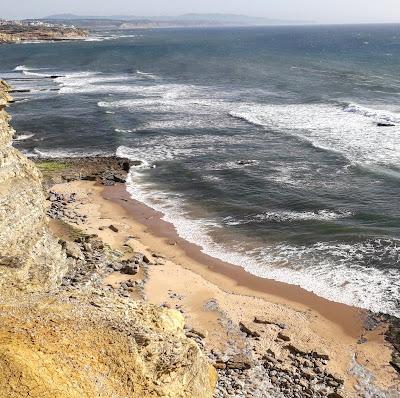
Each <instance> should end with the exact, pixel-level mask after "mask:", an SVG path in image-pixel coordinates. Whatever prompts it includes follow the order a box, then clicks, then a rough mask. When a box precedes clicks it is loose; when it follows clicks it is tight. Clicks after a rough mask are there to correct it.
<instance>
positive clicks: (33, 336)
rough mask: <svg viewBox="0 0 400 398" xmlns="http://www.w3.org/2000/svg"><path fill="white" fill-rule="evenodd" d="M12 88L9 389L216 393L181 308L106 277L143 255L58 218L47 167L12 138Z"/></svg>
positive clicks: (5, 278) (5, 390)
mask: <svg viewBox="0 0 400 398" xmlns="http://www.w3.org/2000/svg"><path fill="white" fill-rule="evenodd" d="M9 90H10V87H9V86H8V85H7V84H6V83H4V82H1V83H0V165H1V168H0V203H1V206H0V397H1V398H13V397H24V396H30V397H34V398H39V397H40V398H47V397H48V398H50V397H51V398H54V397H59V398H61V397H76V398H78V397H79V398H81V397H121V398H122V397H124V398H125V397H127V396H129V397H138V398H139V397H140V398H141V397H182V398H184V397H188V398H189V397H198V398H203V397H211V396H212V395H213V391H214V387H215V383H216V379H217V375H216V371H215V369H214V368H213V367H212V366H211V365H210V364H209V362H208V361H207V359H206V356H205V355H204V354H203V353H202V351H201V350H200V348H199V346H198V345H197V344H196V343H195V342H194V341H193V340H191V339H189V338H187V337H186V336H185V329H184V326H185V320H184V317H183V316H182V314H181V313H180V312H179V311H177V310H174V309H168V308H163V307H161V306H156V305H152V304H149V303H147V302H145V301H143V300H140V299H139V298H140V297H136V296H135V295H134V294H133V292H132V296H131V295H129V294H127V290H123V291H119V290H115V289H111V288H110V287H109V286H108V284H106V283H104V277H105V276H106V275H109V274H110V272H112V270H114V269H119V270H120V271H121V272H122V273H124V275H125V274H126V275H130V276H131V274H132V273H134V272H135V271H134V270H135V269H137V268H138V267H137V265H138V264H140V262H143V261H145V260H144V257H143V258H140V257H138V256H137V254H135V253H126V255H125V257H124V254H122V253H121V252H119V251H116V250H114V249H113V248H112V247H110V246H109V245H107V244H105V243H104V242H103V241H102V240H101V239H100V238H99V237H97V236H95V235H87V234H86V233H85V232H84V231H83V230H81V229H77V228H74V226H73V225H72V224H70V223H68V222H67V221H63V220H62V219H63V218H64V214H57V215H56V217H55V220H53V222H52V221H50V222H49V218H48V216H47V213H48V212H49V213H51V212H50V210H51V206H50V207H49V206H48V205H47V203H48V201H46V195H45V191H44V189H43V184H42V182H43V180H42V175H41V173H40V172H39V170H38V168H37V167H36V166H35V165H34V164H33V163H32V162H31V161H29V160H28V159H27V158H26V157H24V156H23V155H22V154H21V153H20V152H18V151H17V150H16V149H14V148H13V147H12V146H11V139H12V135H13V130H12V129H11V127H10V126H9V120H10V118H9V116H8V114H7V113H6V112H5V107H6V106H7V103H8V102H9V101H10V99H11V98H10V96H9V95H8V91H9ZM121 166H122V169H121V173H122V170H123V167H124V163H122V164H121ZM125 173H126V172H125ZM104 178H105V179H106V180H107V179H108V177H107V178H106V177H104ZM48 199H51V194H50V197H49V198H48ZM53 199H54V198H53ZM59 200H61V205H62V206H66V205H68V202H70V203H72V202H74V198H73V197H69V198H68V199H67V198H66V197H61V196H60V197H59V196H57V195H55V200H53V202H55V201H59ZM136 262H137V263H138V264H136ZM126 285H130V286H132V287H136V288H137V291H138V292H139V293H138V294H139V296H140V283H138V284H135V283H134V282H133V281H130V282H129V281H126ZM124 286H125V285H124Z"/></svg>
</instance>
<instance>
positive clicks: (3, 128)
mask: <svg viewBox="0 0 400 398" xmlns="http://www.w3.org/2000/svg"><path fill="white" fill-rule="evenodd" d="M8 91H9V86H8V85H7V84H6V83H4V82H3V81H2V82H1V83H0V107H1V110H0V293H1V291H2V290H3V289H6V290H7V292H10V290H11V289H10V287H11V286H14V287H16V288H18V290H28V291H35V290H43V289H51V288H54V287H55V286H57V284H58V283H59V282H60V280H61V277H62V276H63V274H64V273H65V272H66V270H67V260H66V257H65V254H64V253H63V252H62V250H61V247H60V246H59V245H58V242H57V240H56V239H55V238H54V237H53V236H52V234H51V233H50V232H49V229H48V226H47V217H46V210H45V197H44V193H43V189H42V184H41V176H40V172H39V171H38V170H37V168H36V167H35V165H34V164H33V163H32V162H31V161H29V160H28V159H27V158H26V157H25V156H23V155H22V154H21V153H20V152H19V151H17V150H16V149H15V148H13V147H12V145H11V143H12V135H13V132H14V131H13V129H12V128H11V127H10V125H9V119H10V118H9V116H8V114H7V113H6V112H5V110H4V108H5V106H6V105H7V102H8V101H9V100H10V99H11V98H10V96H9V94H8Z"/></svg>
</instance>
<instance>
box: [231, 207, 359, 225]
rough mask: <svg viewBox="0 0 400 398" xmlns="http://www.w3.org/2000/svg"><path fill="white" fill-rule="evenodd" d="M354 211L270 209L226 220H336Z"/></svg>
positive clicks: (233, 221)
mask: <svg viewBox="0 0 400 398" xmlns="http://www.w3.org/2000/svg"><path fill="white" fill-rule="evenodd" d="M351 216H352V212H350V211H347V210H328V209H322V210H316V211H299V212H297V211H285V210H282V211H270V212H265V213H260V214H256V215H254V216H250V217H247V218H245V219H239V220H237V219H235V218H233V217H227V218H226V219H224V222H225V223H226V224H227V225H242V224H250V223H257V222H265V221H267V222H296V221H334V220H339V219H342V218H347V217H351Z"/></svg>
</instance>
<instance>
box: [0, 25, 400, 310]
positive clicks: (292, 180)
mask: <svg viewBox="0 0 400 398" xmlns="http://www.w3.org/2000/svg"><path fill="white" fill-rule="evenodd" d="M0 59H1V63H0V73H1V75H2V77H3V78H5V79H7V80H9V82H10V83H11V84H13V85H14V86H15V87H16V88H27V89H30V90H32V91H31V92H29V93H20V94H16V95H15V97H16V99H17V102H16V103H15V104H14V105H13V106H12V108H11V113H12V114H13V116H14V122H13V124H14V127H15V128H16V129H17V131H18V133H19V135H20V136H19V137H17V140H16V141H15V145H16V146H17V147H18V148H20V149H21V150H23V151H24V152H25V153H27V154H28V155H29V156H55V157H56V156H63V155H80V154H94V153H115V152H117V153H118V154H120V155H124V156H129V157H131V158H132V159H139V160H142V161H143V165H142V166H140V167H137V168H134V169H133V170H132V171H131V175H130V181H129V184H128V185H129V190H130V192H131V193H132V195H133V196H134V197H135V198H137V199H139V200H142V201H144V202H145V203H147V204H148V205H150V206H152V207H154V208H156V209H158V210H162V211H163V212H164V214H165V218H166V219H167V220H169V221H171V222H173V223H174V224H175V226H176V228H177V230H178V233H179V234H180V235H181V236H182V237H185V238H186V239H188V240H191V241H194V242H196V243H200V244H202V246H203V248H204V251H206V252H207V253H210V254H212V255H214V256H216V257H219V258H222V259H224V260H227V261H231V262H233V263H235V264H238V265H241V266H242V267H244V268H245V269H247V270H248V271H249V272H252V273H254V274H256V275H260V276H263V277H267V278H274V279H277V280H281V281H286V282H289V283H293V284H298V285H300V286H302V287H304V288H306V289H308V290H312V291H314V292H316V293H317V294H319V295H321V296H324V297H327V298H330V299H332V300H336V301H340V302H344V303H349V304H354V305H358V306H361V307H365V308H370V309H373V310H376V311H383V312H388V313H392V314H395V315H400V311H399V298H400V278H399V276H400V269H399V259H400V245H399V237H400V228H399V227H400V206H399V205H398V198H399V196H400V104H399V99H400V77H399V70H400V26H397V25H382V26H332V27H318V26H315V27H273V28H272V27H271V28H237V29H231V28H230V29H187V30H186V29H179V30H148V31H128V32H124V33H123V34H121V32H108V33H105V34H103V35H102V37H97V38H95V41H84V42H74V43H39V44H38V43H36V44H24V45H10V46H2V47H0ZM51 75H60V76H62V77H59V78H57V79H51V78H49V76H51ZM378 123H385V124H391V125H392V126H387V127H380V126H378ZM154 166H155V167H154Z"/></svg>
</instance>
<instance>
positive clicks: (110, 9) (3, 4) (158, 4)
mask: <svg viewBox="0 0 400 398" xmlns="http://www.w3.org/2000/svg"><path fill="white" fill-rule="evenodd" d="M60 13H72V14H79V15H121V14H123V15H125V14H126V15H137V16H146V15H149V16H150V15H151V16H156V15H163V16H165V15H180V14H186V13H233V14H244V15H250V16H262V17H267V18H272V19H281V20H308V21H310V20H312V21H315V22H318V23H368V22H399V23H400V0H145V1H138V0H136V1H133V0H112V1H110V0H12V1H10V0H0V18H9V19H11V18H15V19H17V18H38V17H43V16H47V15H51V14H60Z"/></svg>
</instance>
